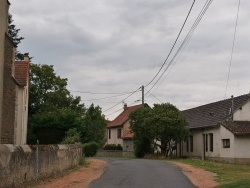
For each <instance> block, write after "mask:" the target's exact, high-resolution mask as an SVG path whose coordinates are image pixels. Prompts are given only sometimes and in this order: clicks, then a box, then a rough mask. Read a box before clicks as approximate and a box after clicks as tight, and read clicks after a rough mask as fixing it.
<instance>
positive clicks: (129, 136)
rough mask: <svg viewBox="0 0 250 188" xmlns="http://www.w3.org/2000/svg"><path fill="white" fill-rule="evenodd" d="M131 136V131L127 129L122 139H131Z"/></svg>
mask: <svg viewBox="0 0 250 188" xmlns="http://www.w3.org/2000/svg"><path fill="white" fill-rule="evenodd" d="M133 136H134V134H133V133H132V131H128V132H126V133H125V134H124V135H123V137H122V139H124V140H129V139H132V138H133Z"/></svg>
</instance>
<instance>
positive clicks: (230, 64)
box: [224, 0, 240, 99]
mask: <svg viewBox="0 0 250 188" xmlns="http://www.w3.org/2000/svg"><path fill="white" fill-rule="evenodd" d="M239 11H240V0H239V3H238V10H237V17H236V21H235V28H234V37H233V45H232V51H231V58H230V63H229V70H228V75H227V84H226V90H225V95H224V99H226V95H227V87H228V82H229V77H230V72H231V66H232V59H233V53H234V43H235V38H236V32H237V25H238V18H239Z"/></svg>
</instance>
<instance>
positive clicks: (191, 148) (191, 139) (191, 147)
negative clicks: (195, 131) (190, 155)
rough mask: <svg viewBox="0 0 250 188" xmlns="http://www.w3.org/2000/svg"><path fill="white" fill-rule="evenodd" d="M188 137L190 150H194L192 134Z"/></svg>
mask: <svg viewBox="0 0 250 188" xmlns="http://www.w3.org/2000/svg"><path fill="white" fill-rule="evenodd" d="M189 139H190V152H193V151H194V137H193V135H191V136H189Z"/></svg>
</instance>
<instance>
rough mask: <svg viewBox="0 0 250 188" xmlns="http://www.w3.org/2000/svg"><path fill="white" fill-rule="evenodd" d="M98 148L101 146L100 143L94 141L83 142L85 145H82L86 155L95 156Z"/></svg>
mask: <svg viewBox="0 0 250 188" xmlns="http://www.w3.org/2000/svg"><path fill="white" fill-rule="evenodd" d="M98 148H99V145H98V144H97V143H96V142H94V141H92V142H89V143H86V144H83V147H82V149H83V153H84V155H85V156H86V157H92V156H94V155H95V154H96V153H97V150H98Z"/></svg>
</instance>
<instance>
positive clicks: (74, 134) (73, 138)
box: [62, 128, 81, 144]
mask: <svg viewBox="0 0 250 188" xmlns="http://www.w3.org/2000/svg"><path fill="white" fill-rule="evenodd" d="M80 138H81V134H80V133H79V132H78V130H77V129H76V128H73V129H69V130H68V131H67V133H66V137H65V138H64V139H63V141H62V144H74V143H76V142H80Z"/></svg>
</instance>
